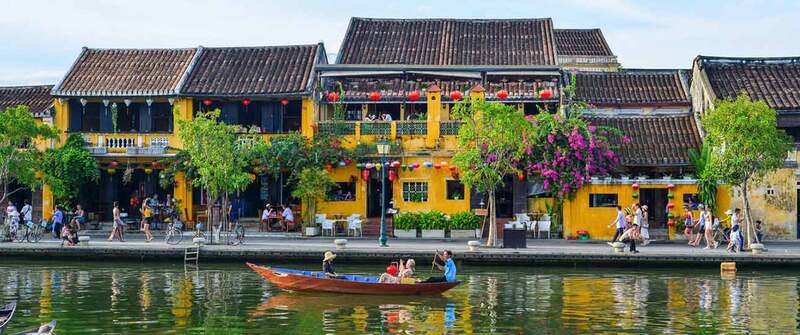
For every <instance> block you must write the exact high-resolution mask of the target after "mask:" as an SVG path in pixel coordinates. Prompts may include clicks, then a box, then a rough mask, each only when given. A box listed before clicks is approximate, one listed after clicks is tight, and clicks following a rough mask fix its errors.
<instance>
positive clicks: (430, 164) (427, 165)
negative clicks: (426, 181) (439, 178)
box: [425, 161, 433, 168]
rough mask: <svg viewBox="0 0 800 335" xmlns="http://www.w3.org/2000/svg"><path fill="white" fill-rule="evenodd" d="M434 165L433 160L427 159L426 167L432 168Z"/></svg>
mask: <svg viewBox="0 0 800 335" xmlns="http://www.w3.org/2000/svg"><path fill="white" fill-rule="evenodd" d="M432 166H433V162H431V161H426V162H425V167H427V168H430V167H432Z"/></svg>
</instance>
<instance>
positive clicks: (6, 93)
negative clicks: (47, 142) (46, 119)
mask: <svg viewBox="0 0 800 335" xmlns="http://www.w3.org/2000/svg"><path fill="white" fill-rule="evenodd" d="M52 89H53V85H41V86H12V87H0V111H2V110H4V109H6V108H9V107H14V106H17V105H25V106H28V109H30V111H31V113H33V115H34V116H45V115H50V112H51V108H52V107H53V97H52V96H50V91H51V90H52Z"/></svg>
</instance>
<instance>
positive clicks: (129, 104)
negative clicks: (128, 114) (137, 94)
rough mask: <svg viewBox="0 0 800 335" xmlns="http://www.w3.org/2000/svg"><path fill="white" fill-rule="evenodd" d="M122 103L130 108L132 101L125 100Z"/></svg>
mask: <svg viewBox="0 0 800 335" xmlns="http://www.w3.org/2000/svg"><path fill="white" fill-rule="evenodd" d="M122 102H124V103H125V107H130V106H131V99H123V100H122Z"/></svg>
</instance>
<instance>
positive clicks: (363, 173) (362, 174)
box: [361, 169, 369, 180]
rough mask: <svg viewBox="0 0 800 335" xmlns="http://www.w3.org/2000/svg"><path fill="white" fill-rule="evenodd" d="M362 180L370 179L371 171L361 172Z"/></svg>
mask: <svg viewBox="0 0 800 335" xmlns="http://www.w3.org/2000/svg"><path fill="white" fill-rule="evenodd" d="M361 178H362V179H364V180H367V179H369V169H364V170H361Z"/></svg>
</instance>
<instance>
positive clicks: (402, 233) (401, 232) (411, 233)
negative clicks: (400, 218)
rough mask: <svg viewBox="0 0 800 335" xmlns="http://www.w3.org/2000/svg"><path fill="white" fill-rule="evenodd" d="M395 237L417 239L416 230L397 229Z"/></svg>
mask: <svg viewBox="0 0 800 335" xmlns="http://www.w3.org/2000/svg"><path fill="white" fill-rule="evenodd" d="M394 237H397V238H417V230H416V229H395V230H394Z"/></svg>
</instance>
